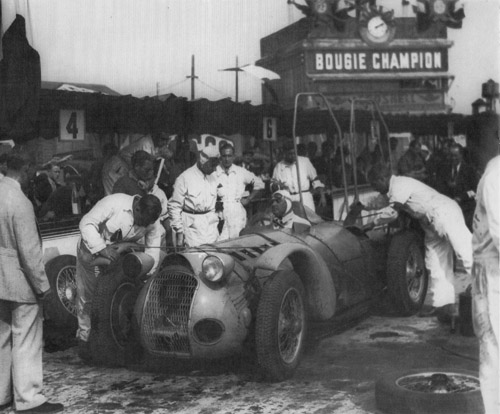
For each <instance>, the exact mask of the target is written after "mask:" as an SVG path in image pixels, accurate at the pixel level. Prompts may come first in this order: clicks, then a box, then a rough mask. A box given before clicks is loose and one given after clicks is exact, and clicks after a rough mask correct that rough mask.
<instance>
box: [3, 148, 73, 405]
mask: <svg viewBox="0 0 500 414" xmlns="http://www.w3.org/2000/svg"><path fill="white" fill-rule="evenodd" d="M27 167H28V166H27V165H26V164H25V161H24V160H22V159H21V158H17V157H11V158H9V160H8V161H7V175H6V176H5V177H4V178H2V179H1V180H0V194H2V197H0V367H1V369H0V410H1V409H5V408H7V407H8V406H10V405H11V404H12V402H13V403H14V405H15V409H16V411H17V412H22V413H55V412H58V411H62V410H63V408H64V407H63V405H62V404H53V403H49V402H48V401H47V398H45V397H44V396H43V394H42V393H41V391H42V385H43V384H42V383H43V371H42V344H43V342H42V330H43V319H42V307H41V304H40V302H41V301H42V300H43V299H44V298H45V297H46V296H47V294H48V293H49V291H50V285H49V281H48V279H47V275H46V274H45V268H44V265H43V259H42V245H41V239H40V236H39V234H38V230H37V225H36V221H35V213H34V211H33V205H32V204H31V202H30V201H29V200H28V198H27V197H26V196H25V195H24V194H23V192H22V189H21V186H22V185H24V184H26V182H27V180H28V175H27Z"/></svg>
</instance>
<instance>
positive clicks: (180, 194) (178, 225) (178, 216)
mask: <svg viewBox="0 0 500 414" xmlns="http://www.w3.org/2000/svg"><path fill="white" fill-rule="evenodd" d="M186 194H187V182H186V178H185V175H184V174H181V175H180V176H179V177H177V180H175V184H174V192H173V194H172V197H170V200H169V202H168V213H169V216H170V226H171V227H172V228H173V229H174V230H175V232H176V233H182V232H183V226H182V208H183V206H184V198H185V197H186Z"/></svg>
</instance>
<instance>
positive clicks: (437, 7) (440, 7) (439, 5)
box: [432, 0, 446, 15]
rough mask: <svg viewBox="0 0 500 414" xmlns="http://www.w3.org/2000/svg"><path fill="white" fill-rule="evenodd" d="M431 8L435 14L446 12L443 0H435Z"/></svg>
mask: <svg viewBox="0 0 500 414" xmlns="http://www.w3.org/2000/svg"><path fill="white" fill-rule="evenodd" d="M432 8H433V9H434V13H435V14H437V15H441V14H444V13H445V12H446V4H445V2H444V1H443V0H435V1H434V3H433V5H432Z"/></svg>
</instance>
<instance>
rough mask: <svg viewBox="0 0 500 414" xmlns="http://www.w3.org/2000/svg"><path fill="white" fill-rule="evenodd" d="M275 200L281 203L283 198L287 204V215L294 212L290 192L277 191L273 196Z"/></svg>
mask: <svg viewBox="0 0 500 414" xmlns="http://www.w3.org/2000/svg"><path fill="white" fill-rule="evenodd" d="M272 198H273V199H277V201H278V202H279V201H281V199H282V198H283V199H284V200H285V202H286V209H285V215H287V214H288V213H290V211H292V200H291V198H290V192H289V191H288V190H278V191H275V192H274V193H273V195H272Z"/></svg>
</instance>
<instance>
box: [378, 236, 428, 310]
mask: <svg viewBox="0 0 500 414" xmlns="http://www.w3.org/2000/svg"><path fill="white" fill-rule="evenodd" d="M427 282H428V275H427V271H426V269H425V259H424V252H423V245H422V241H421V239H420V238H419V237H418V236H417V235H416V234H415V233H413V232H411V231H405V232H402V233H398V234H395V235H394V236H393V238H392V240H391V244H390V247H389V255H388V258H387V287H388V290H389V294H390V295H391V298H392V302H393V305H394V306H395V308H396V310H397V311H398V312H399V313H400V314H401V315H405V316H408V315H413V314H415V313H416V312H418V311H419V310H420V308H421V307H422V304H423V303H424V299H425V294H426V292H427Z"/></svg>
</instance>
